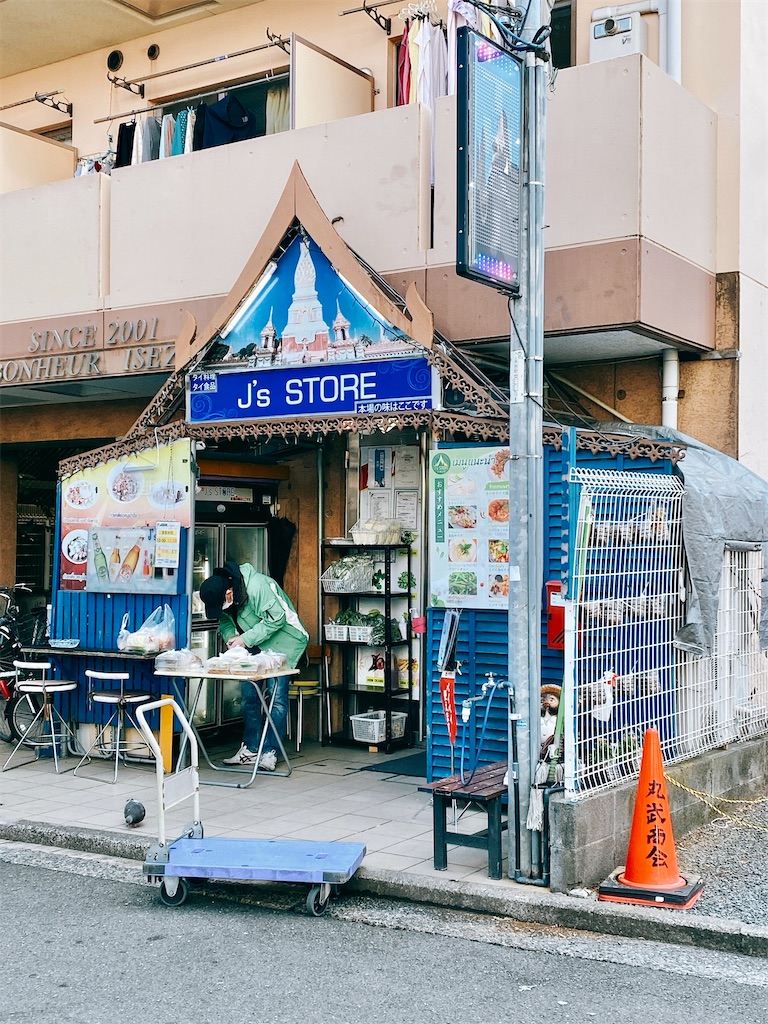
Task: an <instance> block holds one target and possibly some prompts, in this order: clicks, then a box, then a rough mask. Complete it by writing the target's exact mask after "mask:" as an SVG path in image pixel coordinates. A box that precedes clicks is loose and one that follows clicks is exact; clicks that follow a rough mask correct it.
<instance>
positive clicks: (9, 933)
mask: <svg viewBox="0 0 768 1024" xmlns="http://www.w3.org/2000/svg"><path fill="white" fill-rule="evenodd" d="M3 861H4V862H3ZM0 896H1V897H2V904H0V907H1V909H0V922H2V930H3V936H4V957H3V961H2V966H0V1024H17V1022H22V1021H23V1022H25V1024H27V1022H30V1024H54V1022H55V1024H62V1022H72V1021H74V1022H78V1024H80V1022H83V1024H84V1022H88V1024H134V1022H137V1024H139V1022H141V1024H178V1022H185V1021H187V1020H190V1021H192V1020H194V1021H200V1022H203V1024H209V1022H210V1024H220V1022H221V1024H230V1022H232V1024H235V1022H237V1024H240V1022H241V1021H243V1022H248V1024H273V1022H274V1024H293V1022H296V1024H315V1022H317V1024H336V1022H339V1024H368V1022H379V1021H387V1020H391V1019H396V1020H398V1021H402V1020H411V1021H414V1022H415V1024H433V1022H434V1024H438V1022H439V1024H452V1022H454V1021H456V1022H461V1024H464V1022H465V1021H467V1020H469V1021H473V1020H477V1021H483V1022H484V1024H496V1022H498V1024H501V1022H504V1024H509V1022H510V1021H521V1022H525V1024H539V1022H540V1024H553V1022H554V1024H560V1022H574V1021H584V1022H589V1021H593V1020H599V1021H601V1022H602V1024H625V1022H626V1024H641V1022H642V1024H647V1022H648V1021H659V1022H663V1024H679V1022H683V1021H685V1024H712V1021H715V1020H716V1021H717V1022H718V1024H764V1022H765V1021H766V1020H767V1019H768V962H766V961H765V960H762V959H758V958H754V957H743V956H737V955H731V954H722V953H713V952H709V951H704V950H699V949H692V948H687V949H683V948H682V947H676V946H662V945H660V944H657V943H649V942H640V941H635V940H627V939H612V938H610V937H608V936H598V935H593V934H590V933H584V932H567V931H565V930H563V929H552V928H542V927H540V928H531V927H524V928H523V927H520V926H519V925H516V924H515V923H513V922H511V921H509V920H504V919H495V918H488V917H483V916H482V915H476V914H470V913H465V912H455V911H445V910H438V909H435V908H429V907H423V906H414V905H409V904H402V903H398V902H396V901H388V900H370V899H363V898H359V897H353V896H349V897H345V896H343V895H342V897H341V899H340V900H339V901H338V902H337V903H335V904H334V905H333V907H332V909H331V911H329V913H328V914H327V915H326V916H325V917H322V918H310V917H308V916H306V914H305V913H304V911H303V908H304V901H305V896H306V887H304V886H288V885H283V886H274V887H262V886H250V887H248V886H243V885H239V886H227V885H221V884H219V885H216V886H206V887H203V888H201V889H199V890H195V891H193V892H192V893H191V895H190V897H189V899H188V900H187V902H186V903H185V904H184V906H182V907H179V908H174V909H171V908H167V907H164V906H163V905H162V904H161V903H160V901H159V899H158V897H157V894H156V892H155V891H153V890H152V889H150V888H149V887H148V886H146V885H144V884H142V883H141V879H140V866H139V865H136V864H131V863H129V862H125V861H119V860H112V859H110V858H97V857H94V856H93V855H87V854H80V855H75V854H72V853H71V852H69V851H67V852H61V853H59V852H56V851H51V850H48V851H43V852H40V848H34V847H29V848H25V847H24V846H23V845H22V844H5V846H4V848H3V849H2V850H0Z"/></svg>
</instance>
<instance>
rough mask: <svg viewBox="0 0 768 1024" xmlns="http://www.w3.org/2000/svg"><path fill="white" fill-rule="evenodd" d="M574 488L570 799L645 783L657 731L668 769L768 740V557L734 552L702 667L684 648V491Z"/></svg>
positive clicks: (638, 485)
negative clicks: (645, 748)
mask: <svg viewBox="0 0 768 1024" xmlns="http://www.w3.org/2000/svg"><path fill="white" fill-rule="evenodd" d="M571 482H572V483H574V484H577V485H579V486H580V495H579V510H578V519H577V525H576V543H575V552H574V557H575V563H574V564H575V571H574V580H573V592H572V598H573V604H572V612H571V616H570V623H571V625H570V629H569V631H568V636H569V640H568V641H567V642H568V643H569V644H570V651H569V656H567V657H566V691H567V692H569V693H570V694H571V700H570V702H569V704H568V707H569V709H570V715H571V720H570V723H568V724H567V725H566V743H565V780H566V790H567V791H568V792H569V794H570V795H571V796H572V797H578V796H583V795H586V794H588V793H593V792H595V791H597V790H600V789H607V788H610V787H611V786H614V785H616V784H617V783H619V782H620V781H623V780H625V779H627V778H632V777H634V776H637V775H638V773H639V769H640V758H641V755H642V742H643V737H644V735H645V730H646V729H648V728H651V727H652V728H655V729H657V730H658V732H659V738H660V740H661V747H662V754H663V757H664V761H665V762H666V763H672V762H675V761H682V760H686V759H688V758H690V757H693V756H695V755H696V754H699V753H702V752H703V751H705V750H711V749H715V748H717V747H720V746H723V745H724V744H726V743H732V742H735V741H739V740H746V739H750V738H752V737H755V736H759V735H762V734H765V733H768V652H766V651H761V650H760V645H759V618H760V607H761V579H762V573H763V551H762V546H761V545H760V544H757V543H756V544H754V545H745V544H741V545H728V544H726V545H725V551H724V555H723V564H722V573H721V579H720V594H719V606H718V614H717V625H716V630H715V636H714V645H713V649H712V654H711V655H708V656H695V655H692V654H690V653H687V652H684V651H681V650H678V649H676V648H675V646H674V639H675V634H676V633H677V631H678V629H679V628H680V626H681V625H682V623H683V618H684V613H685V599H686V589H685V586H686V577H685V557H684V550H683V535H682V531H683V519H682V504H683V494H684V490H683V486H682V484H681V482H680V481H679V480H678V479H677V478H676V477H664V476H661V475H659V476H653V475H650V474H642V473H617V472H609V471H595V470H583V469H580V470H574V471H572V476H571Z"/></svg>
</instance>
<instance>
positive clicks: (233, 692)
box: [187, 522, 269, 729]
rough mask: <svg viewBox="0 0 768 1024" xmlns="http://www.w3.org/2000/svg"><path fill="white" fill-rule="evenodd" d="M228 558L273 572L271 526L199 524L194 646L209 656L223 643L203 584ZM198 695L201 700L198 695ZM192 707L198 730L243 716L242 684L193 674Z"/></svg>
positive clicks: (194, 568) (189, 693)
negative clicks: (207, 611)
mask: <svg viewBox="0 0 768 1024" xmlns="http://www.w3.org/2000/svg"><path fill="white" fill-rule="evenodd" d="M225 562H237V564H238V565H241V564H242V563H243V562H250V563H251V565H252V566H253V567H254V569H256V570H258V572H263V573H267V572H269V568H268V563H267V528H266V525H253V524H251V525H243V524H239V523H238V524H236V525H235V524H228V523H211V524H206V523H204V522H203V523H198V524H197V525H196V526H195V538H194V558H193V564H192V634H191V636H192V640H191V643H192V650H193V651H194V652H195V654H197V655H198V657H199V658H200V659H201V660H202V661H205V660H206V659H207V658H211V657H213V656H214V655H216V654H218V653H219V651H220V648H221V641H220V638H219V634H218V630H217V623H215V622H211V621H210V620H208V619H206V617H205V607H204V605H203V602H202V601H201V600H200V584H201V583H202V582H203V580H205V579H207V578H208V577H209V576H210V575H211V573H212V572H213V570H214V569H215V568H217V567H218V566H222V565H224V563H225ZM195 698H197V699H195ZM187 702H188V703H187V706H188V707H190V708H192V707H194V714H193V720H194V723H195V725H196V727H197V728H198V729H218V728H221V727H223V726H227V725H229V724H230V723H231V722H233V721H234V720H236V719H238V718H240V717H242V716H241V711H240V683H239V682H238V681H237V680H235V679H230V680H227V681H226V682H224V683H216V682H215V681H213V680H211V679H201V680H195V679H192V680H190V681H189V684H188V688H187Z"/></svg>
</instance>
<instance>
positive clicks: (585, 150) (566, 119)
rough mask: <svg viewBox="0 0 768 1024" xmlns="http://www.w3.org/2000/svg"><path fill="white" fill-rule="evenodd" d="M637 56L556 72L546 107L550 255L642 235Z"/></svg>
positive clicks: (638, 62)
mask: <svg viewBox="0 0 768 1024" xmlns="http://www.w3.org/2000/svg"><path fill="white" fill-rule="evenodd" d="M639 195H640V57H638V56H635V57H622V58H616V59H615V60H604V61H599V62H597V63H596V64H590V65H587V66H585V67H577V68H565V69H564V70H562V71H560V72H558V75H557V79H556V81H555V89H554V93H552V94H549V96H548V101H547V153H546V190H545V200H544V203H545V222H546V224H547V225H548V227H547V231H546V240H545V244H546V246H547V248H559V247H561V246H565V245H574V244H576V243H579V244H583V243H588V242H592V241H598V240H602V239H613V238H623V237H625V236H626V235H635V234H639V232H640V220H639V217H640V210H639V204H638V198H639Z"/></svg>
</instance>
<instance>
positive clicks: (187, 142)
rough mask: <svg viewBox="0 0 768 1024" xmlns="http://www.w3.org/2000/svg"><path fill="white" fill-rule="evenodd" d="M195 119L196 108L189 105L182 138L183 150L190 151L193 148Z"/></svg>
mask: <svg viewBox="0 0 768 1024" xmlns="http://www.w3.org/2000/svg"><path fill="white" fill-rule="evenodd" d="M196 121H197V109H196V108H195V107H190V108H189V110H188V111H187V134H186V136H185V138H184V152H185V153H191V152H192V150H193V148H194V139H195V122H196Z"/></svg>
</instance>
